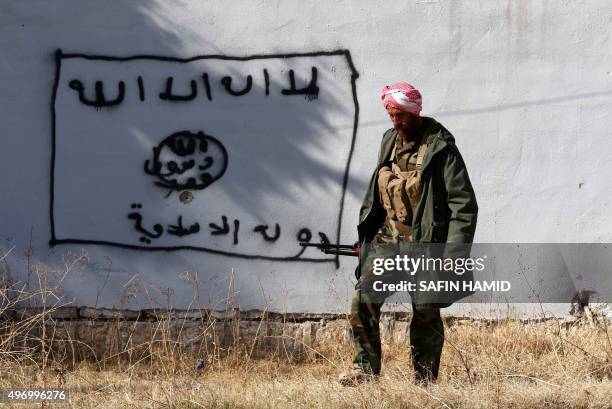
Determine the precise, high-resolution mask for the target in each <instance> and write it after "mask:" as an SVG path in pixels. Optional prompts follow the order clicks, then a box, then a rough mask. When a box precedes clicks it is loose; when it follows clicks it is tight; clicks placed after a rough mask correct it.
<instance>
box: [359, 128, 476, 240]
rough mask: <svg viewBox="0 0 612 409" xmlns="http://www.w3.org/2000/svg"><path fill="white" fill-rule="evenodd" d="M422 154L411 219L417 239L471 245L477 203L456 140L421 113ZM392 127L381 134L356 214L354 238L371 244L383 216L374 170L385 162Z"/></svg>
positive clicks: (390, 144) (390, 143)
mask: <svg viewBox="0 0 612 409" xmlns="http://www.w3.org/2000/svg"><path fill="white" fill-rule="evenodd" d="M422 119H423V129H424V132H425V134H426V135H427V144H428V148H427V153H426V154H425V157H424V159H423V165H422V174H421V182H422V195H421V199H420V200H419V202H418V204H417V206H416V209H415V210H414V213H413V218H412V237H413V241H414V242H416V243H471V242H472V241H473V238H474V232H475V230H476V220H477V215H478V204H477V203H476V195H475V194H474V189H473V188H472V184H471V182H470V178H469V176H468V172H467V169H466V167H465V163H464V162H463V158H462V157H461V154H460V153H459V150H458V149H457V147H456V146H455V138H454V137H453V136H452V135H451V133H450V132H449V131H448V130H446V128H444V127H443V126H442V125H441V124H439V123H438V122H437V121H435V120H434V119H432V118H428V117H422ZM396 137H397V131H396V130H395V129H393V128H391V129H389V130H387V131H386V132H385V133H384V135H383V138H382V142H381V145H380V151H379V155H378V165H377V166H376V169H374V172H373V173H372V178H371V179H370V183H369V186H368V190H367V192H366V195H365V197H364V199H363V204H362V205H361V210H360V212H359V223H358V225H357V232H358V234H359V241H360V242H361V243H363V242H366V243H367V242H370V241H371V240H372V238H373V237H374V235H375V234H376V232H377V231H378V229H379V228H380V227H381V226H382V224H383V223H384V219H385V214H386V213H385V210H384V208H383V206H382V204H381V203H380V198H379V194H378V185H377V181H378V171H379V170H380V168H381V167H382V166H383V164H384V163H385V162H386V161H388V160H389V157H390V155H391V151H392V150H393V146H394V142H395V138H396Z"/></svg>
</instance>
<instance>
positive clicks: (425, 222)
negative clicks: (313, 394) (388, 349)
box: [340, 82, 478, 386]
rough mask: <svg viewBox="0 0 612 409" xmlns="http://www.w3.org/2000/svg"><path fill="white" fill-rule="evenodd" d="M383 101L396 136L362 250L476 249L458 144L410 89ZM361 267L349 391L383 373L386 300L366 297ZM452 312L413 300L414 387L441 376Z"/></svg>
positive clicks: (474, 208) (370, 199) (364, 214)
mask: <svg viewBox="0 0 612 409" xmlns="http://www.w3.org/2000/svg"><path fill="white" fill-rule="evenodd" d="M381 99H382V102H383V105H384V107H385V109H386V110H387V113H388V114H389V118H390V119H391V122H392V124H393V128H391V129H389V130H387V131H386V132H385V133H384V135H383V137H382V142H381V146H380V151H379V156H378V165H377V166H376V169H374V173H373V175H372V178H371V180H370V184H369V186H368V190H367V192H366V195H365V198H364V200H363V204H362V206H361V211H360V214H359V224H358V226H357V231H358V234H359V242H360V243H361V244H362V245H363V244H370V243H379V244H382V243H399V244H405V243H457V244H463V243H471V242H472V240H473V238H474V232H475V230H476V219H477V214H478V205H477V204H476V197H475V194H474V190H473V189H472V184H471V183H470V179H469V177H468V172H467V169H466V167H465V163H464V162H463V159H462V157H461V154H460V153H459V150H458V149H457V147H456V146H455V139H454V137H453V136H452V135H451V133H450V132H449V131H448V130H446V129H445V128H444V127H443V126H442V125H441V124H439V123H438V122H437V121H435V120H434V119H432V118H428V117H422V116H420V113H421V93H420V92H419V91H418V90H417V89H415V88H414V87H413V86H412V85H410V84H408V83H405V82H400V83H397V84H393V85H391V86H385V87H383V89H382V93H381ZM362 267H364V266H363V265H362V264H361V263H360V266H359V267H358V270H357V276H358V277H357V278H358V282H357V285H356V286H355V293H354V296H353V300H352V305H351V321H350V322H351V327H352V330H353V343H354V346H355V349H356V354H355V358H354V360H353V369H352V370H351V371H349V372H347V373H345V374H343V375H341V377H340V383H341V384H343V385H345V386H349V385H356V384H358V383H361V382H365V381H369V380H373V379H376V377H377V376H378V375H379V374H380V370H381V342H380V330H379V319H380V309H381V307H382V302H381V301H382V300H380V299H379V300H371V299H368V298H369V297H368V296H367V295H366V294H365V293H364V294H362V286H363V285H365V284H364V283H365V277H366V276H368V275H369V276H370V278H371V272H368V271H361V270H362ZM448 305H450V304H431V303H429V304H427V303H425V304H417V303H415V299H413V300H412V310H413V317H412V321H411V323H410V347H411V348H410V352H411V357H412V363H413V366H414V371H415V380H416V381H417V382H430V381H435V380H436V378H437V376H438V369H439V367H440V355H441V354H442V346H443V343H444V326H443V323H442V319H441V317H440V307H445V306H448Z"/></svg>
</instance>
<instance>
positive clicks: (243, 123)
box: [0, 0, 612, 311]
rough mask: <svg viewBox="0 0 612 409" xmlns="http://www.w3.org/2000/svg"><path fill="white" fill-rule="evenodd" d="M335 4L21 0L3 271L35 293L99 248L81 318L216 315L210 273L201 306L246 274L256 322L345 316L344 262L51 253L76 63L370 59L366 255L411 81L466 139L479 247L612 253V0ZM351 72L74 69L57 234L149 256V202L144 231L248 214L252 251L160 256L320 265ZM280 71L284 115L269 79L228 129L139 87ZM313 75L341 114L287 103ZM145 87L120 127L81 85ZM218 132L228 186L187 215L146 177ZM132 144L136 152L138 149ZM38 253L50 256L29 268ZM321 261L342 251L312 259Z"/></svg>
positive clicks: (364, 118) (232, 111)
mask: <svg viewBox="0 0 612 409" xmlns="http://www.w3.org/2000/svg"><path fill="white" fill-rule="evenodd" d="M320 4H322V3H319V2H317V3H315V2H304V1H301V2H300V1H278V2H264V1H249V2H246V1H245V2H241V4H240V5H237V4H236V3H235V2H234V3H227V2H202V1H181V2H161V1H155V2H153V1H133V0H131V1H127V0H126V1H114V2H108V4H106V3H105V4H104V6H102V5H101V4H100V3H99V2H94V1H82V0H78V1H76V0H75V1H55V2H47V1H26V2H23V1H3V2H2V3H0V51H1V55H2V57H1V60H0V95H1V97H0V135H2V149H0V172H1V174H2V175H3V178H2V192H3V194H2V200H1V201H0V215H1V216H0V239H1V240H2V242H1V243H0V247H1V248H2V249H3V253H4V252H6V251H8V250H11V249H12V250H11V252H10V254H9V255H8V256H7V257H6V260H5V261H6V262H7V263H8V265H9V266H10V269H11V274H12V275H13V277H14V278H15V279H26V277H27V272H26V271H27V265H28V261H30V262H32V263H34V262H40V263H43V264H45V265H47V266H51V267H52V268H54V269H57V270H62V269H63V268H64V261H63V258H64V259H65V258H66V255H68V254H69V253H71V254H77V253H79V252H80V251H81V249H84V250H85V251H86V253H87V254H88V260H87V261H86V262H82V263H80V264H78V265H77V266H75V268H74V269H73V270H72V271H71V272H70V273H69V274H68V275H67V276H66V278H65V279H64V281H63V283H62V288H63V294H64V296H65V300H66V301H69V300H74V302H75V303H76V304H77V305H93V304H95V303H96V302H97V305H98V306H109V307H111V306H122V307H131V308H139V307H143V308H146V307H148V306H150V305H151V304H155V303H159V304H160V305H161V306H164V305H166V295H165V294H167V290H165V289H166V288H171V289H172V294H173V295H172V303H173V304H174V306H176V307H179V308H184V307H187V306H188V305H189V304H190V303H191V302H192V300H193V298H194V296H193V294H194V291H193V283H192V282H190V280H189V277H191V275H190V274H187V272H191V273H195V272H197V273H198V282H199V288H200V292H199V294H200V295H199V299H198V302H200V303H201V304H207V303H210V302H212V303H214V302H217V301H220V300H221V299H222V298H223V297H225V296H226V294H227V288H228V285H229V273H230V271H231V270H232V269H233V270H234V271H235V289H236V290H237V291H238V293H237V295H236V299H237V302H238V303H239V304H240V306H241V307H242V308H264V307H266V306H268V307H269V308H272V309H275V310H280V311H282V310H290V311H345V310H346V309H347V307H348V299H349V297H350V295H351V292H352V289H351V288H352V275H353V269H354V261H353V260H352V259H350V260H341V264H340V268H338V269H337V268H336V266H335V265H334V263H312V262H303V261H295V260H292V261H278V260H274V261H270V260H259V259H244V258H238V257H232V256H225V255H218V254H211V253H208V252H203V251H199V250H174V251H150V249H148V250H145V249H127V248H120V247H113V246H108V245H92V244H83V243H73V244H64V243H61V244H57V245H55V246H52V247H50V246H49V241H50V240H51V238H52V231H51V223H50V213H51V212H50V200H51V199H50V190H51V189H50V169H51V158H52V151H51V149H52V129H53V124H52V105H53V104H52V94H53V90H54V80H55V77H56V60H55V51H56V50H57V49H61V50H62V51H63V52H64V53H82V54H87V55H103V56H116V57H126V56H133V55H155V56H168V57H177V58H189V57H193V56H202V55H213V54H214V55H224V56H237V57H244V56H252V55H255V54H263V55H274V56H278V55H285V54H292V53H298V54H300V53H309V52H330V51H334V50H348V51H349V52H350V55H351V57H352V62H353V64H354V67H355V69H356V71H357V72H358V75H359V77H358V78H357V79H356V81H355V83H356V96H357V100H358V104H359V119H358V123H357V126H358V128H357V132H356V139H355V146H354V151H353V152H352V160H351V164H350V172H349V175H348V176H349V178H348V185H347V187H346V192H345V199H344V207H343V213H342V219H341V226H342V229H341V234H340V239H341V241H342V242H346V243H351V242H353V241H354V240H355V239H356V233H355V223H356V219H357V212H358V208H359V204H360V201H361V197H362V195H363V193H364V190H365V187H366V184H367V180H368V178H369V174H370V172H371V169H372V167H373V166H374V163H375V160H376V158H375V156H376V151H377V150H378V142H379V140H380V136H381V134H382V132H383V131H384V130H385V129H386V128H387V127H388V126H389V124H388V120H387V119H386V115H385V112H384V110H383V109H382V106H381V104H380V102H379V91H380V88H381V87H382V86H383V85H385V84H389V83H392V82H396V81H408V82H411V83H412V84H414V85H415V86H416V87H418V88H419V89H420V90H421V92H422V93H423V96H424V110H423V114H424V115H428V116H433V117H435V118H436V119H438V120H439V121H440V122H442V123H443V124H444V125H445V126H446V127H447V128H448V129H449V130H451V132H453V134H454V135H455V137H456V140H457V145H458V147H459V149H460V150H461V152H462V154H463V156H464V158H465V161H466V163H467V165H468V169H469V171H470V175H471V178H472V182H473V185H474V188H475V190H476V192H477V197H478V201H479V207H480V213H479V225H478V230H477V238H476V241H479V242H505V243H507V242H610V241H612V218H610V217H609V212H610V201H611V199H612V181H611V180H610V179H609V177H608V175H610V174H612V165H611V162H610V161H609V157H611V156H612V147H611V144H610V143H609V141H610V137H611V136H612V131H611V128H612V127H611V125H612V124H611V120H610V114H609V112H610V109H609V106H610V103H611V102H612V57H611V56H612V41H611V38H610V37H611V30H610V28H609V27H610V25H611V23H612V9H610V7H609V2H608V1H606V0H591V1H584V2H569V1H484V0H483V1H468V0H464V1H404V2H392V3H389V2H381V3H378V4H376V3H374V2H370V1H365V0H364V1H336V2H326V3H325V7H322V6H320ZM330 58H332V57H330ZM333 58H336V59H335V60H333ZM333 58H332V59H331V60H325V59H319V60H308V61H307V60H299V59H293V60H291V59H285V60H283V59H280V60H278V59H275V60H257V61H255V64H254V65H249V64H252V63H253V61H251V60H249V61H247V62H242V63H239V62H236V61H233V62H230V63H225V65H224V64H222V63H221V62H219V61H217V60H205V61H204V62H202V61H200V62H199V63H197V64H200V65H197V64H195V65H194V64H191V65H188V64H187V65H181V66H180V69H179V68H177V70H179V71H180V72H176V74H175V71H172V70H174V68H172V69H168V68H167V66H166V65H163V64H160V63H159V62H158V63H157V64H155V63H154V62H152V61H144V60H139V61H134V62H133V63H130V64H127V65H121V64H118V65H108V64H107V65H104V64H103V63H101V62H100V61H93V62H92V61H88V62H87V61H82V60H78V59H76V60H75V59H73V60H70V61H68V60H64V61H63V63H64V64H63V65H62V71H61V72H62V75H66V77H60V78H61V81H60V83H59V84H58V94H57V95H58V98H60V99H59V101H60V103H59V105H58V104H56V108H58V109H57V112H56V120H57V123H56V133H57V134H56V142H58V143H61V144H62V145H61V147H60V145H57V146H56V148H57V151H56V162H55V172H56V173H55V176H56V182H57V183H58V184H57V185H56V186H55V187H56V191H55V196H54V197H55V200H56V201H55V204H54V212H55V222H56V226H55V227H56V238H57V239H62V238H73V239H74V238H76V239H83V240H102V241H108V242H113V243H122V244H126V245H136V246H138V247H146V246H147V245H145V244H143V243H141V242H139V236H138V235H137V234H136V233H135V232H134V229H133V221H134V219H128V218H127V215H128V214H129V213H130V212H131V209H130V204H131V203H133V202H137V201H143V200H145V199H146V200H147V202H146V203H149V205H147V204H145V205H143V208H147V207H146V206H149V207H148V209H154V212H153V214H149V215H145V214H144V213H143V223H150V225H152V224H154V223H153V222H148V220H156V222H157V221H159V222H160V223H162V222H163V223H165V224H164V225H165V226H167V225H168V224H170V223H172V222H173V221H176V217H177V215H181V214H183V215H186V216H185V223H187V219H188V217H187V216H190V217H191V220H193V221H195V220H196V219H197V220H200V221H201V223H200V224H201V227H202V232H204V230H206V232H207V234H208V232H209V229H208V227H207V226H208V224H209V222H212V221H213V216H214V217H216V218H218V217H219V216H221V215H223V214H226V213H227V216H228V220H229V223H230V224H231V223H232V220H233V219H234V218H239V219H240V220H241V221H242V222H243V223H242V224H241V226H243V227H242V230H241V231H242V232H243V233H244V234H246V233H245V232H246V230H247V227H245V226H247V225H248V226H249V227H248V229H250V230H251V231H250V233H249V234H248V235H246V236H244V238H242V237H241V241H240V243H238V244H237V245H234V244H233V243H232V242H231V241H227V239H228V237H223V239H224V240H225V241H223V240H221V238H220V236H214V237H212V236H210V234H208V235H205V234H203V233H202V234H200V235H199V236H193V237H192V238H189V239H188V242H182V241H181V240H182V239H180V240H179V238H175V237H173V238H171V239H170V238H169V239H168V240H167V241H161V240H162V239H160V241H158V243H159V246H165V247H168V246H170V247H172V246H176V245H180V243H186V244H187V245H189V246H191V247H196V248H203V247H205V248H209V249H211V248H212V249H217V250H221V251H226V252H234V253H239V254H243V255H244V254H247V255H259V256H261V255H264V256H265V255H268V256H272V257H277V258H282V257H285V256H288V255H291V254H294V253H292V251H293V250H297V251H299V247H297V244H296V240H295V234H296V232H297V231H298V230H299V228H300V226H308V227H309V228H310V229H311V230H312V232H313V234H314V239H316V238H317V234H316V233H317V232H318V231H323V232H326V233H329V234H330V236H331V238H332V239H335V237H336V235H335V228H336V227H337V224H338V215H339V210H340V209H339V199H338V198H339V196H341V193H342V186H341V184H342V180H343V176H344V169H345V165H346V161H347V160H348V157H349V153H350V143H351V138H352V136H353V132H352V131H353V125H354V115H353V114H354V111H355V105H354V101H353V98H352V90H351V88H350V69H349V67H348V65H347V63H346V60H345V59H344V58H341V57H338V56H336V57H333ZM262 63H265V64H268V63H269V64H268V65H267V67H269V70H270V72H274V75H272V79H271V81H272V85H271V89H272V91H273V92H272V94H274V92H276V94H274V95H271V97H269V98H268V99H266V97H265V96H262V95H263V94H262V92H263V90H262V86H263V85H262V84H263V82H262V78H261V76H259V77H256V78H255V77H254V85H253V87H254V90H253V91H252V97H249V96H245V97H240V98H244V99H240V98H238V99H232V98H229V97H225V99H222V98H221V99H219V100H215V101H213V102H216V103H217V104H216V105H215V108H214V109H213V110H212V111H211V110H208V108H207V107H211V106H212V104H210V105H206V104H207V103H208V102H210V101H207V100H204V99H201V100H199V101H198V102H197V105H196V103H194V104H191V105H189V104H185V105H181V104H179V105H172V104H169V105H164V104H163V103H162V102H163V101H160V100H159V99H157V100H153V99H151V100H147V101H148V102H146V104H150V105H146V107H145V108H143V105H142V104H140V105H139V102H138V101H137V100H136V96H135V95H136V94H135V93H134V92H136V91H135V90H137V88H135V87H136V85H135V83H134V80H135V79H134V76H135V75H136V74H139V73H144V74H142V75H143V76H144V77H145V79H146V78H147V75H148V76H149V78H152V77H154V78H155V79H154V80H151V81H152V82H153V83H154V84H157V85H155V86H156V87H158V89H156V90H155V91H154V92H153V93H152V95H157V94H158V93H159V92H162V91H163V87H162V84H163V79H164V78H166V77H167V76H169V75H175V76H176V78H177V79H176V80H175V81H179V79H180V80H181V81H182V83H183V84H188V81H189V78H192V77H193V76H194V75H196V73H197V74H198V75H199V74H201V72H202V71H203V70H209V71H210V72H211V77H212V76H214V75H217V77H216V78H217V81H218V76H219V75H221V74H223V73H230V75H233V76H235V78H236V80H235V81H238V78H244V75H246V74H248V73H250V72H257V73H259V74H258V75H260V74H261V72H262V71H261V70H262V69H263V68H265V67H264V65H265V64H264V65H262ZM139 64H140V65H139ZM175 65H176V64H175ZM312 66H317V67H318V68H319V72H320V79H319V81H320V83H319V85H320V94H319V98H318V99H316V100H313V101H307V100H306V99H304V98H302V97H297V99H296V98H295V97H294V98H293V99H291V102H290V103H284V101H285V100H283V98H281V97H280V96H279V95H280V94H279V91H280V89H282V87H283V86H285V87H286V84H288V77H287V75H288V72H287V70H288V69H295V74H296V81H297V82H300V81H301V83H302V84H305V83H306V81H307V79H308V78H309V71H308V70H309V68H310V67H312ZM70 70H73V71H70ZM130 70H132V71H130ZM128 71H129V72H130V73H131V74H129V75H131V76H130V77H129V78H130V79H129V82H128V83H127V84H126V88H127V91H128V94H127V96H126V101H125V103H124V104H123V105H122V106H120V107H117V108H113V109H111V108H108V109H105V108H103V109H102V110H100V111H96V110H94V109H92V108H88V107H84V106H83V105H82V104H78V103H77V102H76V101H77V99H76V95H77V94H76V91H74V90H72V89H70V88H69V87H68V83H67V81H68V80H69V79H68V75H69V73H70V74H71V75H72V74H73V75H76V76H79V78H81V77H80V76H82V78H83V81H84V82H86V81H89V82H88V84H90V85H91V84H93V82H94V81H95V80H97V79H103V80H115V81H119V80H120V79H121V78H124V77H125V75H128V74H126V73H127V72H128ZM169 71H172V72H173V74H168V72H169ZM129 75H128V76H129ZM136 76H137V75H136ZM119 77H121V78H119ZM71 78H72V77H71ZM75 78H76V77H75ZM194 78H195V77H194ZM127 81H128V80H126V82H127ZM160 81H161V83H160ZM178 84H179V82H177V83H176V85H175V87H178ZM234 84H237V83H236V82H234ZM283 84H284V85H283ZM198 86H199V87H201V86H202V85H201V82H198ZM216 86H217V87H218V86H219V85H218V83H217V85H216ZM236 88H238V85H236ZM199 90H200V92H202V91H201V90H202V88H199ZM187 91H188V88H187V87H186V86H185V88H182V89H181V88H177V93H178V92H187ZM89 92H93V90H92V89H91V87H90V88H89ZM90 95H91V94H90ZM112 95H114V91H113V92H110V91H109V97H110V96H112ZM217 95H218V94H217ZM200 97H202V98H203V96H202V94H200ZM249 98H250V99H249ZM213 99H214V98H213ZM56 102H57V101H56ZM70 104H72V105H70ZM266 104H268V105H266ZM175 106H179V107H178V108H174V107H175ZM166 107H167V108H166ZM302 109H304V111H301V110H302ZM302 112H303V115H301V113H302ZM60 118H61V119H60ZM203 123H204V124H206V126H208V128H206V130H208V132H207V133H210V134H211V135H213V136H215V137H217V138H219V139H222V140H223V143H224V144H227V146H226V148H228V150H229V155H228V158H229V159H228V171H227V173H226V174H225V175H224V176H223V178H221V179H219V180H218V181H216V182H215V183H214V184H213V185H211V186H210V187H209V188H207V189H206V190H202V191H197V192H194V195H195V199H194V201H193V202H191V203H189V204H188V205H184V204H182V203H181V202H179V201H178V200H177V197H178V195H177V194H176V192H174V193H173V194H171V195H170V196H169V197H168V198H165V194H160V192H161V190H159V188H158V187H156V186H155V185H153V183H152V182H153V180H154V179H152V177H151V176H150V175H146V174H145V173H144V172H143V165H144V163H143V158H144V159H147V157H145V156H143V155H144V153H145V152H151V148H152V147H153V146H155V145H156V144H157V143H159V141H160V140H161V138H162V136H164V135H165V136H168V135H169V134H170V133H172V132H173V130H177V131H178V130H181V129H182V128H181V127H182V126H183V125H184V129H191V130H196V129H197V130H204V129H203V128H204V126H202V124H203ZM249 131H250V133H249ZM83 134H86V135H83ZM121 135H126V141H125V145H122V139H121ZM139 135H140V136H139ZM252 135H255V136H252ZM81 136H82V137H81ZM106 136H108V139H105V138H106ZM249 136H250V137H249ZM87 138H88V139H87ZM139 138H140V139H139ZM223 138H225V139H223ZM232 138H234V139H233V140H231V139H232ZM241 138H242V139H241ZM250 138H259V141H260V142H257V141H253V140H252V139H250ZM88 140H90V141H92V142H91V143H88V142H87V141H88ZM271 152H272V153H271ZM101 164H103V166H102V167H101ZM129 164H134V166H133V168H130V166H129ZM270 164H274V165H270ZM283 172H286V173H283ZM279 173H281V174H282V175H283V176H281V177H279V176H278V175H279ZM265 175H275V176H274V177H273V178H271V179H266V177H265ZM73 182H74V183H73ZM134 187H137V188H134ZM139 189H140V190H139ZM156 189H157V190H156ZM164 193H165V192H164ZM122 206H123V207H122ZM143 212H144V210H143ZM147 217H149V218H147ZM198 218H200V219H198ZM145 220H146V221H145ZM276 221H278V222H279V224H281V228H282V231H283V234H286V235H281V238H280V239H279V241H278V243H275V244H274V245H269V246H268V244H267V243H263V242H261V240H260V241H259V242H255V239H256V238H258V237H259V238H260V237H261V235H258V233H257V234H256V233H254V232H252V228H253V226H254V225H256V224H268V225H270V226H271V227H270V229H271V230H270V232H272V228H273V226H274V223H275V222H276ZM128 222H129V223H128ZM130 223H132V224H130ZM217 224H220V220H219V221H218V222H217ZM150 225H149V227H150ZM166 229H167V227H166ZM314 239H313V240H314ZM163 240H166V239H165V238H164V239H163ZM283 240H291V244H290V245H289V244H287V241H283ZM281 242H282V243H281ZM30 243H31V246H30ZM149 246H152V247H155V246H156V244H155V243H152V244H150V245H149ZM234 246H238V247H234ZM30 247H31V250H32V256H31V257H27V256H26V255H27V254H28V249H29V248H30ZM234 250H235V251H234ZM311 251H312V252H311ZM302 257H308V258H314V257H320V254H317V253H316V252H314V250H308V253H304V255H303V256H302ZM126 283H127V285H126ZM130 294H134V296H130ZM96 300H97V301H96Z"/></svg>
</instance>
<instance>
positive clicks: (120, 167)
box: [50, 50, 359, 265]
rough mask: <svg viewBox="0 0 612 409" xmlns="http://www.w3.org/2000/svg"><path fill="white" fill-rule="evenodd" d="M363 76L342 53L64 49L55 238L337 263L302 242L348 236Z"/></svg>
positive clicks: (58, 85) (57, 107)
mask: <svg viewBox="0 0 612 409" xmlns="http://www.w3.org/2000/svg"><path fill="white" fill-rule="evenodd" d="M357 76H358V74H357V72H356V70H355V68H354V67H353V64H352V61H351V58H350V53H349V52H348V51H346V50H339V51H331V52H313V53H303V54H284V55H253V56H247V57H229V56H223V55H216V56H214V55H211V56H197V57H192V58H187V59H180V58H171V57H163V56H131V57H110V56H92V55H84V54H66V53H63V52H61V51H59V50H58V51H57V52H56V74H55V86H54V91H53V98H52V106H51V107H52V125H53V129H52V164H51V209H50V217H51V240H50V244H51V245H58V244H67V243H82V244H100V245H111V246H120V247H125V248H131V249H137V250H167V251H168V250H180V249H191V250H200V251H205V252H212V253H216V254H222V255H226V256H231V257H242V258H251V259H264V260H282V261H308V262H335V263H336V265H338V259H337V258H330V257H329V256H323V255H320V254H317V253H315V252H314V251H313V250H312V249H309V250H307V249H305V248H303V247H301V246H299V242H300V241H306V242H308V241H311V240H313V238H315V239H317V240H318V239H319V238H325V239H328V238H331V239H332V240H334V239H335V240H339V238H340V228H341V223H342V215H343V203H344V197H345V194H346V186H347V181H348V172H349V167H350V162H351V156H352V151H353V147H354V144H355V138H356V131H357V120H358V109H359V108H358V103H357V97H356V91H355V81H356V78H357ZM306 251H308V252H309V253H305V252H306Z"/></svg>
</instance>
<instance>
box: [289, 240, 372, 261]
mask: <svg viewBox="0 0 612 409" xmlns="http://www.w3.org/2000/svg"><path fill="white" fill-rule="evenodd" d="M300 246H302V247H316V248H318V249H319V250H321V251H322V252H323V253H325V254H336V255H339V256H351V257H359V250H360V245H359V242H358V241H357V242H355V244H352V245H351V244H332V243H330V242H329V240H327V238H326V237H324V236H321V242H320V243H309V242H303V241H300Z"/></svg>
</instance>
